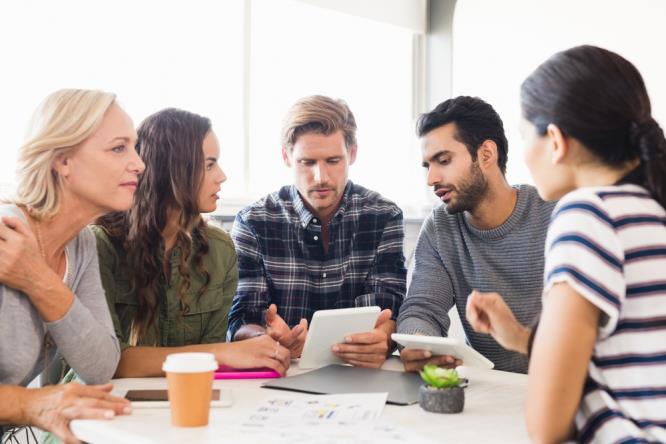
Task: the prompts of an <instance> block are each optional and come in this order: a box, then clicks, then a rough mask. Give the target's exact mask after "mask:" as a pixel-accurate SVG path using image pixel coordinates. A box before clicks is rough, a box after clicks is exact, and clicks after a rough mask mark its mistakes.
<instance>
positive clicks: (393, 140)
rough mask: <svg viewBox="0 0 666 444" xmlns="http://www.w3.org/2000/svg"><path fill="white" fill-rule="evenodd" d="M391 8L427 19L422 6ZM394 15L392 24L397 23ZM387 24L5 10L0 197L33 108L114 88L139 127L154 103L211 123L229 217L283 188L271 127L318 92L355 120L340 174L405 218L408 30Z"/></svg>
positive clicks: (256, 10) (200, 13)
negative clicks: (352, 145) (352, 158)
mask: <svg viewBox="0 0 666 444" xmlns="http://www.w3.org/2000/svg"><path fill="white" fill-rule="evenodd" d="M320 3H321V2H320ZM380 4H381V5H385V3H382V2H375V8H377V7H378V6H379V5H380ZM393 4H394V5H398V6H400V8H407V7H408V8H412V6H413V5H420V6H419V7H423V11H425V9H424V8H425V7H424V6H423V5H425V3H424V2H412V0H408V1H401V2H396V1H394V2H393ZM350 5H351V6H350V7H357V5H353V4H350ZM366 6H368V5H366ZM387 8H388V7H387ZM387 8H383V9H382V14H384V13H386V11H385V9H387ZM400 8H399V7H397V6H396V7H395V9H396V11H393V18H395V17H398V18H402V17H403V16H406V14H404V12H405V10H404V9H400ZM416 8H417V6H414V10H416ZM361 9H362V8H361ZM366 9H367V8H366ZM365 12H366V16H367V15H368V14H369V13H368V12H367V11H365ZM361 15H363V14H361ZM389 15H390V14H389ZM387 22H391V20H386V19H385V20H371V19H368V18H362V17H360V16H356V15H352V14H346V13H342V12H339V11H337V10H335V8H333V9H331V8H327V7H321V6H313V5H312V4H310V3H308V2H304V1H295V0H225V1H218V0H197V1H193V2H182V1H175V0H167V1H159V0H142V1H139V2H130V1H129V0H120V1H117V2H113V3H108V4H105V3H99V2H90V1H86V0H62V1H59V2H49V1H46V0H41V1H38V0H32V1H26V2H4V3H2V4H1V5H0V39H2V41H3V42H15V44H13V45H8V44H5V45H3V46H4V47H3V56H4V59H3V70H2V71H1V72H0V97H2V104H1V105H0V119H1V120H2V122H3V130H4V134H3V135H4V147H3V151H2V152H1V154H0V160H1V162H0V187H2V188H1V189H0V190H2V191H8V190H10V189H12V188H13V184H14V180H13V173H14V169H15V165H16V153H17V150H18V147H19V146H20V144H21V143H22V141H23V138H24V135H25V131H26V129H27V124H28V122H29V118H30V116H31V113H32V112H33V111H34V109H35V108H36V106H37V104H38V103H39V101H40V100H42V99H43V98H44V97H45V96H46V95H47V94H49V93H50V92H52V91H55V90H57V89H60V88H67V87H72V88H99V89H103V90H107V91H112V92H114V93H116V94H117V96H118V100H119V101H120V103H121V105H122V106H123V107H124V108H125V110H126V111H127V112H128V113H129V114H130V116H131V117H132V118H133V119H134V122H135V124H136V125H137V126H138V125H139V123H140V122H141V120H142V119H144V118H145V117H147V116H148V115H150V114H152V113H154V112H156V111H158V110H160V109H163V108H166V107H178V108H183V109H186V110H188V111H192V112H196V113H199V114H202V115H204V116H207V117H209V118H210V119H211V120H212V122H213V127H214V129H215V131H216V133H217V135H218V138H219V139H220V143H221V148H222V152H221V159H220V163H221V165H222V168H223V169H224V171H225V173H226V174H227V177H228V181H227V182H226V183H225V185H223V187H222V200H221V205H222V206H226V209H225V208H220V209H218V210H219V211H221V212H231V211H232V208H233V209H237V208H238V207H241V206H244V205H246V204H248V203H250V202H251V200H254V199H256V198H258V197H260V196H262V195H264V194H267V193H269V192H272V191H275V190H276V189H277V188H278V187H280V186H281V185H284V184H288V183H290V182H291V176H290V172H289V170H288V169H287V167H285V166H284V165H283V163H282V159H281V155H280V129H281V124H282V119H283V117H284V115H285V113H286V112H287V110H288V108H289V107H290V106H291V105H292V104H293V103H294V102H295V101H296V100H297V99H299V98H301V97H303V96H306V95H311V94H325V95H330V96H333V97H338V98H342V99H344V100H346V101H347V103H348V104H349V105H350V107H351V109H352V111H353V112H354V114H355V116H356V119H357V123H358V127H359V130H358V141H359V155H358V159H357V162H356V164H355V165H354V166H352V168H351V169H350V177H351V179H352V180H354V181H355V182H358V183H360V184H362V185H364V186H366V187H368V188H371V189H374V190H377V191H379V192H380V193H382V194H384V195H385V196H387V197H388V198H390V199H393V200H395V201H396V202H398V203H399V204H400V205H402V206H403V208H405V209H406V212H410V211H412V209H414V210H413V211H417V210H420V209H421V206H422V205H423V204H424V202H423V201H424V200H425V196H426V193H422V192H416V193H415V190H420V191H421V190H423V188H424V187H423V185H424V182H423V176H422V171H421V168H420V166H419V165H420V161H419V150H418V148H417V140H416V137H415V136H414V129H413V121H414V104H413V91H414V81H413V65H414V63H413V51H414V50H413V45H414V36H415V33H416V32H418V31H415V30H414V28H413V27H412V28H409V27H408V26H407V27H404V26H398V25H393V24H388V23H387ZM415 195H416V196H418V198H414V197H413V196H415Z"/></svg>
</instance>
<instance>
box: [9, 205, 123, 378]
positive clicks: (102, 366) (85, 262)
mask: <svg viewBox="0 0 666 444" xmlns="http://www.w3.org/2000/svg"><path fill="white" fill-rule="evenodd" d="M0 216H14V217H18V218H19V219H21V220H22V221H23V222H24V223H27V222H26V221H25V217H24V215H23V213H22V212H21V210H20V209H19V208H18V207H16V206H15V205H0ZM66 252H67V261H68V273H67V276H66V280H65V284H66V285H67V286H68V287H69V288H70V289H71V290H72V292H73V293H74V295H75V298H74V303H73V304H72V306H71V307H70V309H69V311H68V312H67V313H66V314H65V316H63V317H62V318H61V319H59V320H57V321H54V322H45V321H44V320H43V319H42V318H41V316H40V315H39V313H38V312H37V310H36V309H35V307H34V306H33V305H32V303H31V302H30V299H29V298H28V297H27V296H26V295H25V294H23V293H21V292H19V291H17V290H14V289H13V288H10V287H7V286H5V285H1V284H0V356H1V357H2V359H0V384H19V385H22V386H26V385H28V384H29V383H30V381H32V380H33V379H34V378H35V377H36V376H38V375H39V373H41V372H42V371H43V370H44V369H45V367H46V366H47V365H48V364H49V363H50V362H51V361H52V359H53V357H54V355H55V352H56V349H57V350H58V351H59V352H60V354H61V355H62V356H63V357H64V359H65V360H66V361H67V363H68V364H69V365H70V366H71V367H72V368H73V369H74V371H75V372H76V373H77V374H78V375H79V376H80V377H81V379H83V381H85V382H86V383H89V384H98V383H103V382H106V381H108V380H109V379H111V377H113V374H114V373H115V371H116V367H117V365H118V361H119V360H120V346H119V345H118V339H117V338H116V334H115V332H114V330H113V324H112V323H111V316H110V315H109V309H108V307H107V305H106V298H105V296H104V289H103V288H102V284H101V282H100V276H99V265H98V262H97V246H96V243H95V236H94V235H93V233H92V231H91V230H90V228H88V227H86V228H84V229H83V230H82V231H81V232H80V233H79V234H78V235H77V236H76V237H75V238H74V239H72V241H71V242H70V243H69V244H67V247H66ZM53 382H57V381H53Z"/></svg>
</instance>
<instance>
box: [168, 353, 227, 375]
mask: <svg viewBox="0 0 666 444" xmlns="http://www.w3.org/2000/svg"><path fill="white" fill-rule="evenodd" d="M217 367H218V364H217V361H216V360H215V355H213V354H212V353H172V354H170V355H167V357H166V361H164V364H162V370H164V371H165V372H171V373H202V372H213V371H215V370H217Z"/></svg>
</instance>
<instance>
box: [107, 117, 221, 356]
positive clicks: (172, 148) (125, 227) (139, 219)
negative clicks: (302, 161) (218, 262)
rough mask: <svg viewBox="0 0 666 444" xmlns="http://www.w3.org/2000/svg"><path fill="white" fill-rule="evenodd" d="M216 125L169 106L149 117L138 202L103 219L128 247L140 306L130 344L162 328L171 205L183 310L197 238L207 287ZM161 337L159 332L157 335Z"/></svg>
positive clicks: (143, 131) (141, 141)
mask: <svg viewBox="0 0 666 444" xmlns="http://www.w3.org/2000/svg"><path fill="white" fill-rule="evenodd" d="M210 130H211V123H210V120H209V119H207V118H205V117H202V116H199V115H197V114H194V113H190V112H187V111H182V110H179V109H174V108H168V109H164V110H162V111H159V112H157V113H155V114H153V115H151V116H149V117H147V118H146V119H145V120H144V121H143V122H142V123H141V125H140V126H139V128H138V130H137V131H138V136H139V137H138V142H137V151H138V153H139V155H140V156H141V159H143V162H144V163H145V164H146V170H145V171H144V173H143V174H142V175H141V177H140V178H139V182H138V186H137V190H136V192H135V194H134V204H133V205H132V208H131V209H130V210H128V211H126V212H122V213H113V214H110V215H107V216H104V217H102V218H100V219H98V221H97V223H98V224H99V225H100V226H101V227H102V228H103V229H104V230H105V231H106V233H107V234H108V235H109V237H110V238H111V241H112V242H113V243H114V244H115V245H116V246H120V247H122V248H123V249H124V251H125V252H126V261H127V265H128V269H129V274H130V276H129V277H130V282H131V285H132V290H133V291H134V293H135V294H136V297H137V299H138V303H139V304H138V309H137V312H136V314H135V316H134V319H133V321H132V326H131V328H130V338H129V343H130V345H137V344H138V343H139V340H140V339H141V338H142V337H144V336H145V335H146V333H147V332H148V331H150V330H154V331H155V333H158V330H159V328H158V324H157V323H156V322H155V321H156V318H157V311H158V304H159V291H158V288H159V285H158V283H159V280H160V277H161V276H162V268H161V267H162V264H163V259H162V258H161V257H159V254H158V253H159V252H163V251H164V240H163V238H162V231H163V230H164V228H165V227H166V225H167V222H168V221H167V216H168V211H169V210H172V211H173V210H175V211H176V213H177V214H178V231H177V234H176V242H175V244H174V248H179V249H180V253H181V254H180V261H179V263H178V272H179V273H180V276H181V282H180V285H179V288H178V298H179V300H180V314H181V315H183V314H187V313H188V312H189V303H188V300H187V297H186V294H187V292H188V290H189V288H190V284H191V278H190V272H189V270H188V267H187V261H188V259H189V257H190V255H191V254H192V247H193V245H194V241H196V242H197V244H198V245H199V248H197V249H196V251H195V252H194V257H193V262H194V265H195V268H196V271H197V272H198V273H200V274H201V275H202V276H203V277H204V286H203V287H202V288H201V289H200V290H199V292H198V293H197V298H198V297H200V296H201V294H202V293H203V292H204V291H205V290H206V288H207V286H208V284H209V282H210V274H209V273H208V271H207V270H206V268H205V266H204V263H203V257H204V256H205V255H206V254H207V253H208V250H209V246H208V240H207V239H206V237H205V235H204V233H203V230H204V228H205V227H206V222H205V221H204V220H203V218H202V217H201V214H200V211H199V208H198V206H197V196H198V194H199V189H200V187H201V182H202V180H203V176H204V155H203V150H202V146H203V140H204V138H205V137H206V134H207V133H208V132H209V131H210ZM156 337H159V336H158V335H157V336H156Z"/></svg>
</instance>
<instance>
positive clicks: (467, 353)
mask: <svg viewBox="0 0 666 444" xmlns="http://www.w3.org/2000/svg"><path fill="white" fill-rule="evenodd" d="M391 338H392V339H393V340H394V341H395V342H397V343H398V344H400V345H402V346H404V347H405V348H406V349H415V350H428V351H429V352H431V353H432V355H433V356H438V355H449V356H453V357H455V358H456V359H460V360H462V361H463V364H464V365H467V366H470V367H481V368H486V369H491V368H493V367H494V366H495V364H493V363H492V361H490V360H489V359H488V358H486V357H485V356H483V355H482V354H481V353H479V352H478V351H476V350H474V349H473V348H472V347H470V346H468V345H467V344H465V343H464V342H462V341H460V340H457V339H453V338H442V337H436V336H420V335H405V334H399V333H393V334H392V335H391Z"/></svg>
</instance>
